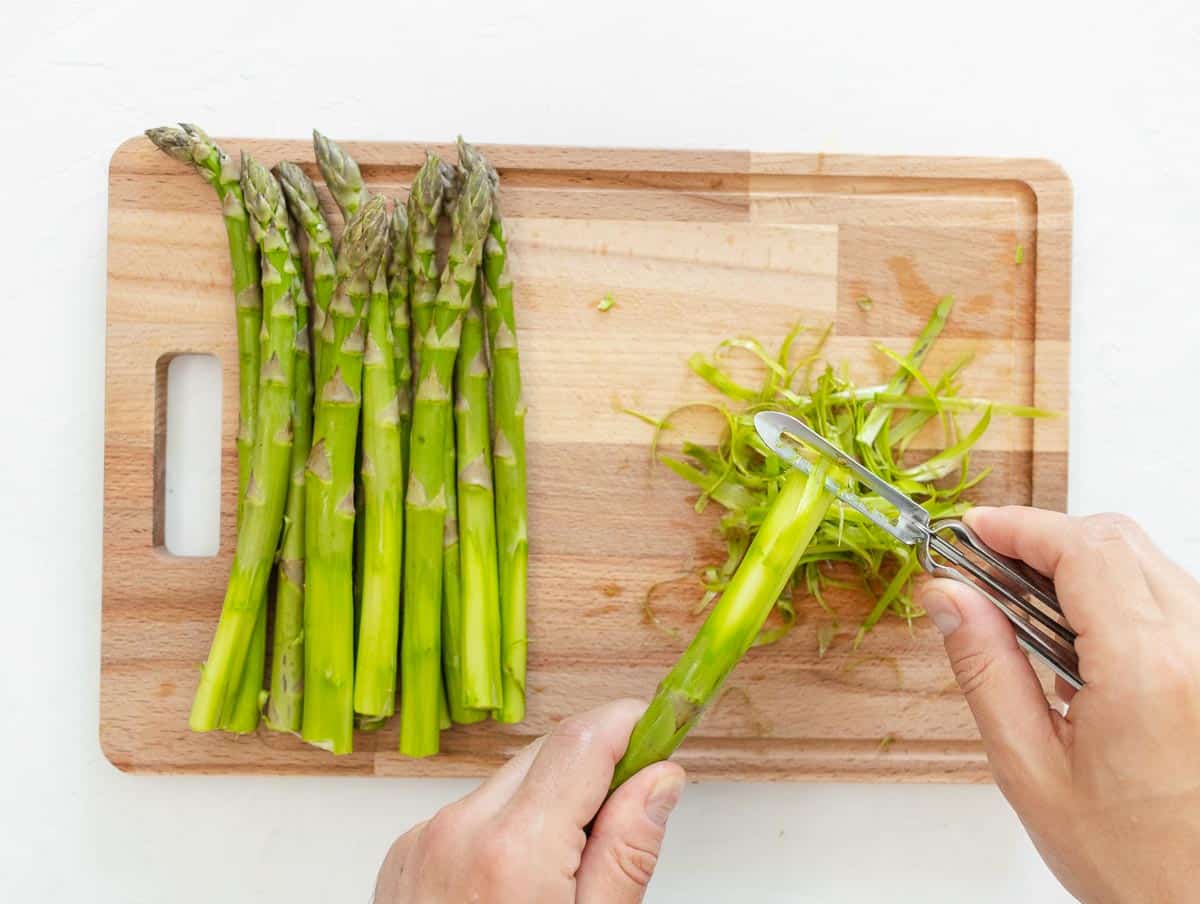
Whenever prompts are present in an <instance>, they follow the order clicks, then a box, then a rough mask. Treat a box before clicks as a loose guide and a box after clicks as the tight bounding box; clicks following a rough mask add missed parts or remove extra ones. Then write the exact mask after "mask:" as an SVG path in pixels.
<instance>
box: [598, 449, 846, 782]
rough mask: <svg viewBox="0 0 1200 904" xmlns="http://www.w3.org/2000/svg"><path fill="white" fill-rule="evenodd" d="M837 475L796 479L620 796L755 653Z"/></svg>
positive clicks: (651, 717)
mask: <svg viewBox="0 0 1200 904" xmlns="http://www.w3.org/2000/svg"><path fill="white" fill-rule="evenodd" d="M829 472H830V466H829V462H828V461H827V460H821V461H819V462H818V463H817V464H816V465H815V466H814V469H813V474H812V477H811V478H806V477H805V475H803V474H802V473H800V472H799V471H793V472H791V473H790V474H789V475H788V477H787V479H786V480H785V481H784V484H783V487H782V488H781V489H780V491H779V495H778V496H776V497H775V501H774V502H773V503H772V504H771V507H770V509H769V510H768V511H767V514H766V517H765V519H764V520H763V524H762V527H761V528H760V529H759V531H758V534H757V535H756V536H755V538H754V542H753V543H752V544H751V545H750V548H749V549H748V550H747V551H746V555H745V558H743V559H742V562H741V564H740V565H739V566H738V569H737V571H736V573H735V574H734V576H733V578H732V579H731V580H730V582H729V586H728V587H727V588H726V589H725V592H724V593H723V594H722V595H721V598H720V600H718V602H717V604H716V605H715V606H713V608H712V611H711V612H709V615H708V618H706V619H705V620H704V624H703V625H702V626H701V627H700V630H699V631H698V632H697V633H696V636H695V637H694V638H692V642H691V643H690V644H689V645H688V648H687V650H685V651H684V653H683V655H682V656H680V657H679V661H678V662H676V663H675V667H674V668H673V669H671V671H670V672H669V673H668V674H667V676H666V677H665V678H664V679H663V680H662V683H661V684H659V686H658V691H657V693H656V694H655V696H654V699H653V700H652V701H650V706H649V708H647V710H646V712H645V713H644V714H643V715H642V718H641V719H640V720H638V723H637V725H635V726H634V729H633V734H632V735H631V736H630V738H629V746H628V748H627V749H626V750H625V755H624V756H623V757H621V761H620V762H619V763H617V766H616V770H615V771H614V773H613V780H612V787H613V788H616V787H617V786H619V785H620V784H621V783H622V782H624V781H625V780H626V779H628V778H629V777H630V776H632V775H634V774H635V773H636V772H637V771H638V770H640V769H641V768H643V767H644V766H648V765H650V764H651V763H656V762H658V761H659V760H665V759H666V758H667V757H669V756H670V755H671V754H672V753H673V752H674V751H675V748H677V747H678V746H679V745H680V743H681V742H682V741H683V739H684V737H686V735H687V733H688V732H689V731H691V730H692V726H694V725H695V724H696V722H698V721H699V719H700V716H701V715H702V714H703V713H704V708H705V707H706V706H707V705H708V703H709V702H710V701H711V700H712V699H713V697H714V696H715V695H716V693H717V691H718V690H719V689H720V687H721V684H722V683H723V682H724V680H725V677H726V676H727V675H728V674H729V673H730V672H731V671H732V670H733V667H734V666H735V665H737V662H738V660H739V659H741V658H742V656H743V655H744V654H745V652H746V651H747V650H748V649H750V645H751V644H752V643H753V642H754V638H755V637H756V636H757V635H758V632H759V631H760V630H761V629H762V626H763V623H764V622H765V621H766V619H767V616H768V615H770V614H771V609H772V608H773V607H774V605H775V601H776V600H777V599H778V598H779V594H780V593H782V592H783V589H784V587H785V586H786V585H787V583H788V581H789V580H791V577H792V573H793V572H794V571H795V570H796V566H797V565H798V564H799V562H800V558H801V557H802V556H803V555H804V551H805V549H806V548H807V547H808V544H809V542H810V541H811V540H812V538H813V535H814V534H815V533H816V531H817V528H818V527H819V526H820V524H821V519H822V518H824V517H825V513H826V511H827V510H828V509H829V505H830V503H831V502H833V498H834V497H833V494H832V493H830V492H829V491H828V490H827V489H826V488H825V481H826V478H827V476H828V475H829Z"/></svg>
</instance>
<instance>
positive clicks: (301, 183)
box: [275, 162, 337, 373]
mask: <svg viewBox="0 0 1200 904" xmlns="http://www.w3.org/2000/svg"><path fill="white" fill-rule="evenodd" d="M275 175H276V176H278V177H279V182H280V184H282V186H283V193H284V196H285V197H286V198H287V206H288V212H289V213H290V214H291V215H292V218H293V219H295V220H296V222H297V223H299V224H300V227H301V229H302V230H303V232H304V237H305V241H304V250H305V259H306V260H307V262H308V264H307V267H306V270H305V272H306V273H307V274H308V278H309V280H310V282H311V283H312V305H311V308H310V310H309V317H310V319H311V321H312V328H311V334H312V335H311V338H312V369H313V372H314V373H316V372H318V371H319V369H320V366H321V335H322V333H323V331H324V326H325V312H326V311H328V310H329V300H330V299H331V298H332V297H333V287H334V283H335V281H336V279H337V263H336V260H335V258H334V253H333V235H332V233H330V231H329V223H328V222H327V221H326V219H325V214H324V213H323V212H322V211H321V201H320V199H319V198H318V197H317V189H316V186H314V185H313V184H312V180H311V179H309V178H308V176H306V175H305V174H304V170H302V169H300V167H298V166H296V164H294V163H287V162H284V163H280V164H278V165H276V167H275Z"/></svg>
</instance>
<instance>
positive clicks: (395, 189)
mask: <svg viewBox="0 0 1200 904" xmlns="http://www.w3.org/2000/svg"><path fill="white" fill-rule="evenodd" d="M223 144H224V145H225V147H226V148H227V149H229V150H230V151H232V152H233V153H237V151H238V150H239V149H245V150H248V151H251V152H252V153H254V154H255V155H256V156H257V157H258V158H259V159H260V160H262V161H263V162H265V163H267V164H273V163H274V162H275V161H277V160H279V159H282V158H287V159H291V160H295V161H297V162H300V163H302V164H303V165H304V166H305V168H306V169H307V170H308V171H309V174H310V175H313V176H314V177H315V175H316V173H315V167H314V166H313V164H312V150H311V147H310V146H309V144H308V143H307V142H305V141H259V140H246V141H240V140H232V139H231V140H225V141H224V142H223ZM347 147H348V149H349V150H350V151H351V152H352V153H353V154H354V155H355V156H356V157H357V158H358V159H359V160H360V161H361V163H362V165H363V174H364V176H365V177H366V180H367V182H368V183H369V184H370V185H371V186H372V187H373V188H374V189H376V190H378V191H382V192H384V193H386V194H389V195H393V196H395V195H400V196H403V195H404V193H405V191H406V187H407V184H408V182H409V180H410V179H411V177H412V175H413V173H414V171H415V169H416V167H417V166H418V165H419V163H420V161H421V159H422V155H423V151H424V148H423V147H422V146H418V145H416V144H385V143H370V144H366V143H352V142H351V143H347ZM436 150H437V151H438V152H439V153H442V154H448V155H452V149H451V148H449V147H448V146H441V147H437V148H436ZM484 150H485V152H486V153H487V155H488V158H489V159H490V160H491V161H492V162H493V163H494V164H495V165H496V167H497V168H498V169H499V171H500V173H501V176H502V179H503V185H504V188H503V204H504V210H505V213H506V215H507V218H508V223H509V228H510V234H511V254H512V259H513V273H514V276H515V281H516V297H517V303H518V321H519V325H520V340H521V352H522V364H523V368H524V377H525V386H526V391H527V394H528V403H529V419H528V430H529V487H530V535H531V543H530V548H531V557H530V581H529V591H530V611H529V625H530V648H529V712H528V719H527V720H526V722H525V723H524V724H523V725H519V726H500V725H495V724H488V723H484V724H481V725H477V726H471V727H469V728H457V729H455V730H454V731H452V732H449V733H447V734H445V735H443V753H442V755H440V756H438V757H435V758H431V759H427V760H421V761H413V760H408V759H405V758H403V757H401V756H400V755H399V754H398V753H397V752H396V738H397V731H396V727H395V724H394V722H395V720H393V724H391V725H389V726H388V728H387V729H385V730H383V731H380V732H378V733H375V734H362V733H360V734H359V736H358V737H357V738H356V740H355V753H353V754H352V755H349V756H345V757H338V758H335V757H333V756H331V755H329V754H327V753H325V752H323V751H320V750H315V749H313V748H310V747H306V746H305V745H303V744H302V743H300V742H299V741H298V740H297V739H296V738H294V737H291V736H287V735H279V734H275V733H270V732H266V731H261V732H260V733H259V734H257V735H253V736H248V737H242V738H234V737H230V736H225V735H221V734H209V735H197V734H192V733H190V732H189V731H188V729H187V713H188V707H189V702H190V700H191V696H192V692H193V690H194V688H195V685H196V679H197V674H198V673H197V668H198V664H199V663H200V662H201V660H202V659H203V658H204V656H205V653H206V651H207V649H208V644H209V640H210V638H211V634H212V630H213V627H214V625H215V624H216V620H217V615H218V612H219V610H220V607H221V599H222V594H223V589H224V583H225V578H226V573H227V570H228V566H229V559H230V556H231V553H232V549H233V545H234V502H235V499H234V496H235V484H236V474H237V468H236V455H235V449H234V429H235V420H236V411H237V362H236V355H235V336H234V318H233V304H232V299H231V297H230V291H229V263H228V260H227V257H226V247H225V237H224V231H223V224H222V221H221V216H220V212H219V209H218V205H217V201H216V199H215V196H214V194H213V192H212V189H211V188H209V187H208V186H207V185H206V184H205V183H204V182H202V181H201V179H200V178H199V177H198V176H197V175H196V174H195V173H194V172H192V171H191V170H190V169H189V168H187V167H185V166H183V165H181V164H179V163H176V162H174V161H172V160H170V159H169V158H167V157H166V156H164V155H163V154H161V153H159V152H158V151H156V150H155V149H154V148H153V147H151V145H150V143H149V142H148V141H147V140H145V139H144V138H141V137H138V138H134V139H131V140H129V141H128V142H126V143H125V144H123V145H122V146H121V147H120V148H119V149H118V150H117V152H116V154H115V155H114V156H113V159H112V165H111V168H110V173H109V234H108V245H109V282H108V356H107V394H106V403H105V492H104V593H103V620H102V621H103V637H102V646H103V650H102V664H101V668H102V676H101V701H100V702H101V706H100V740H101V744H102V747H103V749H104V752H105V754H106V755H107V757H108V758H109V759H110V760H111V761H112V762H113V763H114V764H115V765H116V766H117V767H119V768H120V769H123V770H131V771H142V772H211V773H233V772H243V773H255V772H260V773H341V774H364V775H444V776H451V775H455V776H466V775H481V774H484V773H485V772H487V771H489V770H491V769H492V768H493V767H494V766H496V765H497V764H498V763H500V762H501V761H502V760H503V759H504V758H506V757H508V756H509V755H510V754H512V753H513V752H514V751H515V750H517V749H518V748H519V747H520V746H522V745H524V744H525V743H527V742H528V741H529V740H530V739H531V738H533V737H536V736H537V735H539V734H542V733H544V732H546V731H547V730H549V729H550V728H551V727H553V725H554V724H555V723H556V722H558V721H559V720H560V719H562V718H563V717H564V716H566V715H568V714H569V713H572V712H575V711H578V710H582V709H586V708H588V707H592V706H596V705H598V704H600V703H601V702H603V701H606V700H609V699H611V698H613V697H617V696H620V695H633V696H640V697H643V698H646V697H648V696H649V695H651V694H652V693H653V690H654V687H655V684H656V683H657V681H658V679H659V678H660V677H661V675H662V674H663V673H664V672H665V671H666V669H667V668H668V667H669V665H670V664H671V663H672V661H673V660H674V659H675V657H676V655H677V654H678V652H679V650H680V649H681V647H682V645H683V640H682V639H679V638H677V637H675V636H673V635H672V634H671V633H670V630H671V629H681V630H682V631H684V632H688V631H690V630H691V627H692V626H693V625H694V624H695V620H694V618H692V617H691V616H689V614H688V612H689V610H690V609H691V607H692V606H693V605H694V604H695V602H696V600H697V599H698V596H699V589H698V585H697V584H696V581H695V579H694V577H681V576H682V575H687V574H692V575H694V574H695V572H696V570H697V568H699V567H701V566H702V565H704V564H706V563H710V562H713V561H718V560H719V558H720V557H721V554H722V548H721V545H720V543H719V542H718V540H717V538H716V536H715V533H714V530H713V518H714V513H711V512H709V513H706V514H704V515H701V516H697V515H696V514H694V513H693V511H692V501H693V497H692V494H691V493H690V492H689V490H688V489H687V487H686V486H685V485H684V484H683V483H682V482H681V481H679V480H678V479H677V478H675V477H674V476H673V475H672V474H670V473H668V472H667V471H666V470H665V469H663V468H662V467H651V466H650V464H649V454H648V442H649V439H650V436H649V430H648V428H647V427H646V426H645V425H644V424H642V423H640V422H638V421H637V420H635V419H633V418H631V417H629V416H628V415H625V414H621V413H620V412H618V410H617V408H618V407H620V406H622V405H627V406H632V407H635V408H638V409H640V410H643V411H647V412H651V413H661V412H664V411H666V410H667V409H668V408H670V407H672V406H674V405H678V404H680V403H681V402H684V401H689V400H694V399H696V398H700V397H704V395H705V392H704V389H703V387H702V386H701V385H700V384H699V382H698V381H697V380H696V379H695V378H694V377H692V376H691V375H690V374H689V372H688V369H687V366H686V361H687V358H688V356H689V355H691V354H692V353H693V352H696V351H704V352H708V351H711V350H712V349H713V347H714V346H715V345H716V344H717V343H718V342H719V341H720V340H722V339H724V338H727V337H730V336H734V335H739V334H750V335H754V336H757V337H759V338H761V339H762V340H764V341H765V342H767V343H768V344H773V343H777V342H778V341H779V340H780V339H781V338H782V337H783V335H784V334H785V333H786V331H787V330H788V328H789V326H790V325H791V324H792V323H794V322H795V321H797V320H800V321H803V322H804V323H806V324H809V325H811V326H813V327H818V328H819V327H823V326H824V325H826V324H830V323H832V324H833V328H834V332H833V336H832V339H831V341H830V343H829V346H828V349H827V351H828V357H829V358H830V360H832V361H835V362H842V361H845V362H848V363H849V364H850V366H851V368H852V371H853V374H854V376H855V378H856V380H857V381H858V382H859V383H860V384H865V383H869V382H874V381H878V380H880V379H882V378H883V377H885V376H886V375H887V374H888V373H889V372H890V369H891V368H890V365H889V364H888V363H887V362H886V361H885V360H884V359H883V357H882V356H881V355H880V354H878V352H877V351H876V350H875V348H874V346H875V343H877V342H880V341H882V342H884V343H886V344H888V345H890V346H891V347H893V348H896V349H900V350H903V349H905V348H906V347H907V345H908V343H909V341H910V339H911V337H912V336H913V335H915V334H916V333H917V332H918V330H919V329H920V327H921V325H922V324H923V323H924V321H925V319H926V318H927V317H928V315H929V312H930V310H931V307H932V305H933V303H934V301H935V299H936V298H937V297H938V296H939V295H942V294H946V293H953V294H954V295H956V297H957V298H958V305H957V307H956V309H955V311H954V314H953V317H952V319H951V321H950V325H949V326H948V327H947V329H946V331H945V333H944V335H943V338H942V340H941V341H940V343H939V345H938V346H937V348H936V351H935V353H934V355H933V357H932V360H931V361H930V363H929V369H930V371H931V372H933V373H936V372H937V371H938V366H939V364H941V365H944V364H946V363H948V362H950V361H952V360H954V359H956V358H958V357H959V356H960V355H962V354H963V353H964V352H966V351H968V350H973V351H974V352H975V354H976V359H975V362H974V363H973V364H972V366H971V367H970V368H969V369H968V371H967V372H966V391H967V392H969V393H971V394H977V395H986V396H988V397H990V398H993V399H995V400H998V401H1008V402H1014V403H1024V404H1036V405H1039V406H1042V407H1044V408H1049V409H1053V410H1056V411H1059V412H1062V413H1063V415H1064V416H1063V417H1062V418H1059V419H1055V420H1049V421H1040V422H1037V423H1036V424H1033V423H1030V422H1023V421H1013V420H1009V419H1000V418H998V419H997V420H996V421H995V422H994V424H993V426H992V428H991V430H990V431H989V433H988V434H987V436H986V438H985V440H984V443H983V444H982V448H981V451H979V452H978V453H977V454H976V455H975V457H974V461H975V463H976V465H978V466H984V465H990V466H991V467H992V468H993V469H994V470H993V474H992V476H991V477H990V478H989V479H988V480H987V481H986V483H985V484H984V487H983V490H982V492H981V493H980V494H979V495H978V497H977V498H979V499H980V500H981V501H987V502H1007V503H1031V502H1032V503H1034V504H1037V505H1040V506H1045V507H1050V508H1062V507H1063V506H1064V503H1065V500H1066V480H1067V422H1066V417H1065V414H1066V408H1067V372H1068V368H1067V361H1068V349H1069V337H1068V324H1069V313H1070V310H1069V304H1070V260H1071V258H1070V252H1071V216H1072V213H1071V208H1072V198H1071V186H1070V182H1069V181H1068V179H1067V177H1066V175H1065V174H1064V173H1063V172H1062V171H1061V170H1060V169H1059V168H1058V167H1057V166H1055V165H1054V164H1052V163H1049V162H1046V161H1037V160H994V159H953V158H911V157H903V158H902V157H855V156H842V155H824V154H755V153H748V152H741V151H737V152H733V151H730V152H725V151H720V152H706V151H667V150H613V149H585V148H552V147H513V146H494V147H485V148H484ZM325 200H326V201H328V198H327V197H326V199H325ZM333 211H334V208H333V207H332V205H331V204H327V212H328V213H330V214H331V221H336V216H334V215H333ZM1018 248H1021V249H1022V251H1021V254H1020V255H1018V251H1017V249H1018ZM1018 257H1021V260H1020V261H1018ZM610 293H611V295H612V296H613V299H614V300H615V302H616V305H615V307H613V308H612V309H611V310H610V311H608V312H607V313H601V312H599V311H598V310H597V309H596V304H597V302H598V300H599V299H601V298H602V297H604V296H605V295H607V294H610ZM862 298H870V299H871V300H872V302H873V303H872V305H871V306H870V309H869V310H863V307H862V306H860V305H859V303H858V301H859V300H860V299H862ZM183 353H202V354H211V355H215V356H216V357H217V358H218V359H219V360H220V362H221V365H222V373H223V385H222V393H223V407H222V412H223V415H222V417H223V447H222V449H223V452H222V462H221V464H222V484H221V486H222V500H221V503H222V508H221V511H222V521H221V525H222V529H221V543H220V552H219V553H218V554H217V555H216V556H213V557H211V558H181V557H176V556H173V555H171V554H169V553H168V552H167V551H166V549H165V548H164V546H163V507H164V486H163V485H164V464H165V448H166V442H165V439H166V438H165V425H166V412H165V406H166V400H165V399H166V371H167V364H168V362H169V361H170V360H171V358H172V357H173V356H175V355H178V354H183ZM660 582H667V583H665V584H662V585H661V586H658V587H657V589H656V591H655V593H654V596H653V602H652V609H653V612H654V613H655V614H656V616H657V618H658V620H659V623H660V624H659V625H658V626H655V625H654V624H652V623H651V620H649V619H647V617H646V615H645V611H644V608H645V600H646V595H647V592H648V591H649V590H650V588H651V587H652V586H654V585H658V584H660ZM835 603H836V606H837V608H838V609H839V611H840V612H841V613H842V618H841V625H842V633H841V634H840V635H839V636H838V638H837V640H836V642H835V644H834V646H833V648H832V649H830V650H829V651H828V652H827V653H826V655H825V656H824V657H823V658H822V657H819V656H818V654H817V642H816V631H817V628H818V626H819V625H820V624H821V623H822V619H821V618H820V617H819V613H818V612H817V610H816V607H815V606H811V605H806V606H805V607H804V608H803V609H802V613H801V621H800V624H799V625H798V627H797V628H796V629H795V630H794V631H793V633H792V634H791V635H789V636H788V637H787V638H786V639H785V640H784V641H782V642H781V643H778V644H776V645H774V646H772V647H768V648H762V649H757V650H754V651H752V652H751V654H750V655H749V656H748V657H747V659H746V661H745V662H743V663H742V664H741V665H740V666H739V667H738V668H737V670H736V671H735V672H734V674H733V675H732V677H731V678H730V680H729V682H728V686H727V688H726V689H725V690H724V691H723V693H722V695H721V696H720V698H719V700H718V701H717V702H716V703H715V704H714V706H713V707H712V709H711V710H710V712H709V713H708V715H707V716H706V717H705V719H704V721H703V722H702V723H701V725H700V726H699V727H698V728H697V730H696V731H695V732H694V733H693V735H692V736H691V737H690V738H689V739H688V741H687V742H686V744H685V745H684V747H683V748H682V750H681V751H680V752H679V754H678V759H679V760H680V762H682V763H683V764H684V765H685V766H686V767H687V768H688V770H689V772H690V774H691V775H692V776H693V777H696V778H722V779H815V778H819V779H837V780H853V781H865V780H889V781H890V780H922V781H931V780H951V781H981V780H986V778H987V772H986V769H985V763H984V759H983V755H982V751H981V747H980V744H979V741H978V736H977V734H976V731H975V728H974V725H973V723H972V721H971V718H970V714H969V712H968V710H967V708H966V706H965V705H964V703H963V701H962V698H961V696H960V695H959V693H958V692H957V690H956V689H955V687H954V683H953V678H952V675H951V672H950V670H949V668H948V666H947V664H946V661H945V657H944V655H943V652H942V648H941V643H940V641H939V640H938V638H937V636H936V634H935V632H934V631H933V630H932V627H931V626H930V625H928V624H926V623H921V622H919V623H917V624H915V625H914V626H913V628H912V630H911V633H910V631H909V629H908V627H906V626H905V625H904V624H902V623H900V622H899V621H898V620H896V619H890V620H885V621H884V622H883V623H882V624H881V625H880V626H879V628H877V629H876V630H875V631H874V632H873V633H872V634H871V635H870V636H869V637H868V639H867V641H866V642H865V643H864V644H863V646H862V647H861V648H860V649H859V650H857V651H852V650H851V648H850V643H849V641H850V638H851V636H852V634H853V630H854V628H855V626H856V625H857V622H858V620H859V619H860V618H861V617H862V614H863V613H864V611H865V607H866V606H867V601H866V600H865V599H862V598H855V597H853V596H852V595H851V596H846V597H843V598H839V599H837V600H836V601H835Z"/></svg>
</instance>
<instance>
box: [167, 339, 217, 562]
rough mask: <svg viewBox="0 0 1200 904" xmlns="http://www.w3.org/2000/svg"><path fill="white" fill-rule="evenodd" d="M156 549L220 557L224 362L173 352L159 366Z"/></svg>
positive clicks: (185, 554) (182, 554) (206, 356)
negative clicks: (217, 555)
mask: <svg viewBox="0 0 1200 904" xmlns="http://www.w3.org/2000/svg"><path fill="white" fill-rule="evenodd" d="M154 408H155V418H154V422H155V423H154V545H155V546H158V547H162V548H164V549H165V551H166V552H167V553H169V554H171V555H175V556H189V557H199V556H215V555H216V554H217V552H218V550H219V549H220V545H221V363H220V361H218V360H217V358H216V356H214V355H195V354H168V355H163V356H162V357H161V358H159V359H158V362H157V363H156V365H155V405H154Z"/></svg>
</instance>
